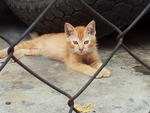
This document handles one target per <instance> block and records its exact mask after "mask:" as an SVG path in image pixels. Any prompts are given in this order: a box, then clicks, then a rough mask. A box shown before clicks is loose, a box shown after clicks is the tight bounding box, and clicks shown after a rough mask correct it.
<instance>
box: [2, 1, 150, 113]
mask: <svg viewBox="0 0 150 113" xmlns="http://www.w3.org/2000/svg"><path fill="white" fill-rule="evenodd" d="M55 1H56V0H52V1H51V2H50V3H49V5H48V6H47V7H46V8H45V9H44V11H43V12H42V13H41V14H40V15H39V16H38V17H37V18H36V19H35V20H34V22H33V23H32V24H31V25H30V26H29V27H28V28H27V30H25V32H24V33H23V34H22V35H21V36H20V38H19V40H18V41H16V43H15V44H12V43H11V42H10V41H9V40H7V39H6V38H4V37H3V36H0V38H1V39H3V40H4V41H5V42H7V43H8V44H9V46H10V47H9V49H8V57H7V58H6V60H5V61H4V63H3V64H2V65H1V66H0V72H1V70H2V69H3V68H4V67H5V66H6V64H7V63H8V62H9V60H10V59H11V58H12V59H13V60H14V61H15V62H16V63H18V64H19V65H20V66H21V67H23V68H24V69H25V70H26V71H28V72H29V73H30V74H31V75H33V76H34V77H36V78H37V79H39V80H40V81H42V82H43V83H45V84H46V85H48V86H49V87H51V88H53V89H55V90H56V91H58V92H59V93H61V94H63V95H64V96H66V97H68V99H69V100H68V106H69V107H70V110H69V113H72V112H73V111H74V112H76V113H80V112H79V111H78V110H77V109H75V108H74V101H75V99H76V98H78V97H79V96H80V95H81V94H82V93H83V91H84V90H86V88H87V87H88V86H89V85H90V84H91V83H92V82H93V80H94V79H95V78H96V76H97V75H98V73H100V72H101V70H102V69H103V68H104V67H105V66H106V65H107V64H108V62H109V61H110V60H111V58H112V57H113V56H114V54H116V52H117V51H118V50H119V48H120V47H122V48H123V49H124V50H125V51H126V52H128V53H129V55H131V56H132V57H133V58H134V59H136V60H137V61H138V62H139V63H141V64H142V65H143V66H144V67H146V68H147V69H148V70H149V71H150V66H148V65H147V64H145V63H144V62H143V61H142V60H141V59H140V58H139V57H137V56H136V55H135V54H134V53H133V52H132V51H130V49H129V48H128V47H127V46H126V45H125V44H124V36H125V35H126V34H127V33H128V32H129V31H130V30H131V29H132V28H133V27H134V25H135V24H136V23H137V22H138V21H139V20H140V19H141V18H142V17H143V16H144V15H145V14H146V13H147V12H148V10H149V9H150V3H149V4H148V5H147V6H146V7H145V8H144V9H143V11H142V12H141V13H140V14H139V15H138V16H137V17H136V19H135V20H134V21H133V22H132V23H131V24H130V25H129V26H128V27H127V28H126V29H125V30H124V31H121V30H120V29H119V28H118V27H117V26H115V25H114V24H112V23H111V22H110V21H108V20H107V19H105V18H104V17H103V16H102V15H100V14H99V13H98V12H96V11H95V10H94V9H93V8H92V7H90V6H89V5H88V4H87V3H86V2H85V1H84V0H80V1H81V3H82V4H83V5H84V6H85V7H86V8H87V10H89V11H91V12H92V13H94V14H95V16H97V17H98V18H99V19H101V20H102V21H104V22H105V23H106V24H108V25H109V26H111V27H112V28H113V29H114V30H115V31H117V32H118V36H117V37H116V41H117V44H116V46H115V48H114V49H113V51H112V53H111V54H110V55H109V56H108V58H107V59H106V60H105V61H104V63H103V65H102V66H101V67H99V69H98V70H97V71H96V72H95V74H94V75H93V76H92V77H91V78H90V79H89V81H87V83H86V84H85V85H84V86H83V87H82V88H81V89H80V90H79V91H78V92H77V93H76V94H75V95H73V96H71V95H70V94H69V93H67V92H65V91H63V90H61V89H59V88H58V87H56V86H55V85H53V84H51V83H50V82H48V81H47V80H45V79H43V78H42V77H41V76H40V75H38V74H37V73H35V72H34V71H32V70H31V69H30V68H29V67H28V66H26V65H25V64H23V63H22V62H21V61H19V60H18V59H17V58H16V57H15V56H13V52H14V47H15V46H16V45H17V44H18V43H19V42H20V41H22V40H23V39H24V38H25V36H26V35H27V34H28V33H30V32H31V30H32V29H33V28H34V27H35V25H36V24H37V23H38V22H39V21H40V19H41V18H42V17H43V16H44V15H45V13H46V12H47V11H48V9H49V8H50V7H51V6H52V5H53V4H54V3H55Z"/></svg>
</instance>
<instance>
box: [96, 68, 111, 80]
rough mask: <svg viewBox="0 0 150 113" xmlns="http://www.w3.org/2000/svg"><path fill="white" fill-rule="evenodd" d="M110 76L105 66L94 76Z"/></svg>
mask: <svg viewBox="0 0 150 113" xmlns="http://www.w3.org/2000/svg"><path fill="white" fill-rule="evenodd" d="M109 76H110V71H109V70H108V69H106V68H104V69H103V70H102V71H101V72H100V73H99V74H98V76H97V77H96V78H102V77H109Z"/></svg>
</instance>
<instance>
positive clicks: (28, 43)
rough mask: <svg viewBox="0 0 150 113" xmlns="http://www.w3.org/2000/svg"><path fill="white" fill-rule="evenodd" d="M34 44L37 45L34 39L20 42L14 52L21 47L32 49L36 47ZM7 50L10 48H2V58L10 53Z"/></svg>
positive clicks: (0, 54)
mask: <svg viewBox="0 0 150 113" xmlns="http://www.w3.org/2000/svg"><path fill="white" fill-rule="evenodd" d="M34 46H35V43H33V42H32V40H30V41H23V42H21V43H19V44H18V45H16V46H15V48H14V52H15V51H16V50H19V49H32V48H34ZM7 50H8V48H5V49H3V50H0V58H4V57H6V56H7V55H8V54H7Z"/></svg>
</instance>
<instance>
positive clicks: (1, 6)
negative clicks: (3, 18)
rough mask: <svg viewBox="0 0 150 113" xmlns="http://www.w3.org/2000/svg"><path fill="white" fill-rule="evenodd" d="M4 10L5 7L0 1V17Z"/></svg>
mask: <svg viewBox="0 0 150 113" xmlns="http://www.w3.org/2000/svg"><path fill="white" fill-rule="evenodd" d="M4 9H5V5H4V3H3V2H2V1H0V15H1V14H2V13H3V11H4Z"/></svg>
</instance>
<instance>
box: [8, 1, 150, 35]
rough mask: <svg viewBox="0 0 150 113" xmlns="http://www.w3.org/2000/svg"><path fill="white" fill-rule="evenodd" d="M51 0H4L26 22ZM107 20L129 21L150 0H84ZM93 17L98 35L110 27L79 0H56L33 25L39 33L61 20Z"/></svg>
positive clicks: (55, 27)
mask: <svg viewBox="0 0 150 113" xmlns="http://www.w3.org/2000/svg"><path fill="white" fill-rule="evenodd" d="M50 1H51V0H5V2H6V4H7V5H8V6H9V8H10V9H11V10H12V11H13V12H14V13H15V14H16V15H17V16H18V17H19V18H20V19H21V20H22V21H23V22H25V23H26V24H27V25H30V24H31V23H32V22H33V20H35V18H36V17H37V16H38V15H39V14H40V13H41V12H42V11H43V9H44V8H45V7H46V6H47V4H48V3H49V2H50ZM85 1H86V2H87V3H88V4H89V5H90V6H92V7H93V8H94V9H95V10H96V11H98V12H99V13H100V14H102V15H103V16H104V17H105V18H107V19H108V20H109V21H111V22H112V23H114V24H115V25H117V26H118V27H120V28H122V27H124V26H126V25H129V24H130V23H131V22H132V21H133V20H134V19H135V17H136V16H137V15H138V14H139V13H140V12H141V11H142V10H143V8H144V7H145V6H146V5H147V4H148V3H150V0H85ZM92 19H95V20H96V22H97V31H98V35H99V36H100V37H102V36H104V35H108V34H109V33H111V32H112V31H113V29H112V28H110V27H109V26H108V25H107V24H105V23H104V22H103V21H101V20H100V19H98V18H97V17H95V15H94V14H93V13H91V12H90V11H89V10H87V9H86V8H85V7H84V6H83V5H82V4H81V3H80V1H79V0H57V1H56V2H55V3H54V4H53V5H52V7H51V8H50V9H49V11H48V13H47V14H46V15H45V16H44V17H43V19H42V20H41V21H40V22H39V23H38V24H37V25H36V27H35V29H34V30H36V31H38V32H40V33H49V32H61V31H63V25H64V23H65V22H70V23H72V24H73V25H74V26H76V25H86V24H87V23H88V22H89V21H91V20H92Z"/></svg>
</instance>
